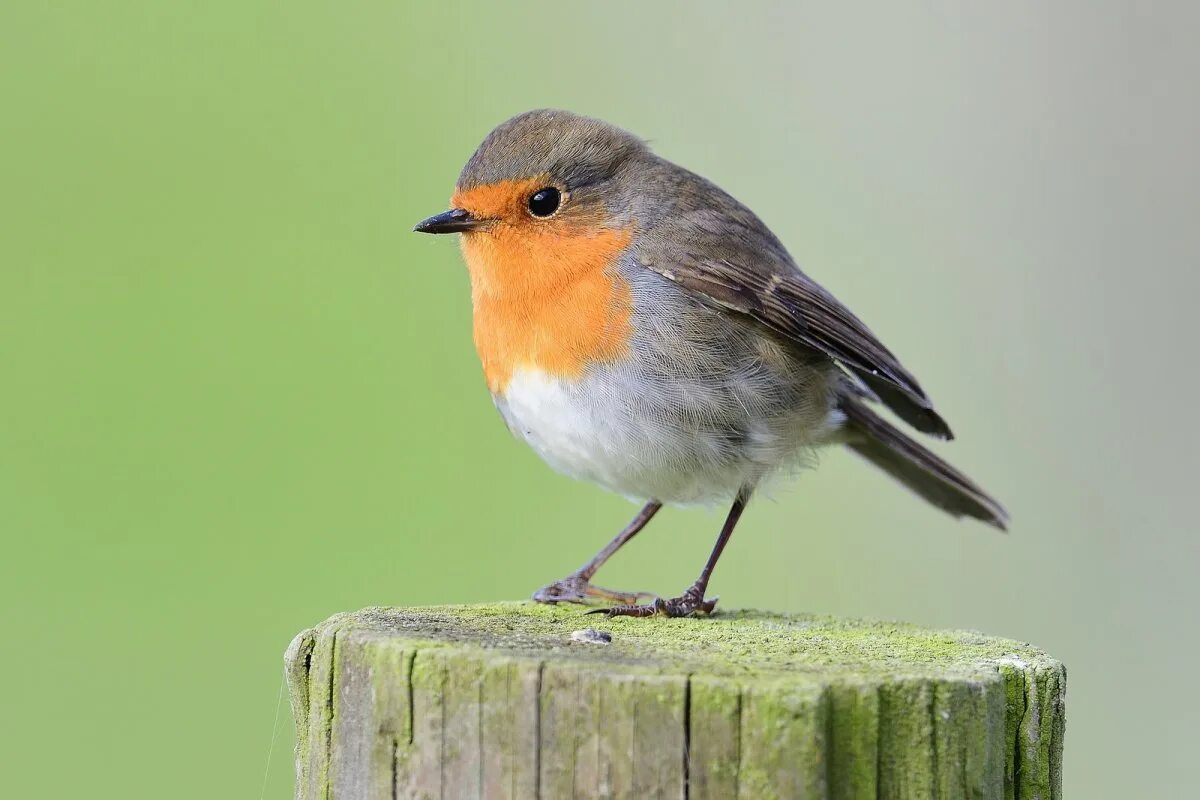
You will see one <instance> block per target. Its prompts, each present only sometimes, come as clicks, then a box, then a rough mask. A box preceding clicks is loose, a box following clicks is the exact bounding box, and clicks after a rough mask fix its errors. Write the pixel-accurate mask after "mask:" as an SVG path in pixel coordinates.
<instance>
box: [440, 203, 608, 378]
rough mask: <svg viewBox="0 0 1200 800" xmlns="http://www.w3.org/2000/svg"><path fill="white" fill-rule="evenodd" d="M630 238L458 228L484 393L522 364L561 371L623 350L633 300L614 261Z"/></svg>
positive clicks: (568, 229)
mask: <svg viewBox="0 0 1200 800" xmlns="http://www.w3.org/2000/svg"><path fill="white" fill-rule="evenodd" d="M631 238H632V234H631V232H630V231H628V230H617V229H611V228H604V227H598V226H587V227H583V226H562V225H501V226H497V227H495V228H493V229H491V230H489V231H487V232H473V233H467V234H464V235H463V237H462V249H463V256H464V258H465V259H466V262H467V267H468V269H469V270H470V273H471V294H472V300H473V303H474V308H475V347H476V349H477V350H478V352H479V358H480V360H481V361H482V362H483V372H484V376H485V377H486V379H487V385H488V388H489V389H491V391H492V392H494V393H503V392H504V391H505V389H506V388H507V386H508V382H509V380H510V379H511V378H512V375H513V373H514V372H515V371H516V370H517V369H520V368H522V367H528V368H534V369H537V370H541V371H543V372H546V373H549V374H551V375H555V376H559V377H567V378H569V377H575V376H578V375H580V374H581V373H582V372H583V371H584V370H585V369H587V367H588V366H589V365H591V364H595V363H598V362H610V361H614V360H617V359H620V358H621V357H623V356H624V355H626V354H627V353H628V351H629V340H630V336H631V333H632V326H631V323H630V316H631V313H632V300H631V295H630V289H629V284H628V283H627V282H626V281H625V280H624V279H623V278H622V277H621V276H620V275H618V274H617V272H616V270H615V268H614V265H615V262H616V260H617V258H619V257H620V255H621V253H622V252H623V251H624V250H625V248H627V247H628V246H629V242H630V240H631Z"/></svg>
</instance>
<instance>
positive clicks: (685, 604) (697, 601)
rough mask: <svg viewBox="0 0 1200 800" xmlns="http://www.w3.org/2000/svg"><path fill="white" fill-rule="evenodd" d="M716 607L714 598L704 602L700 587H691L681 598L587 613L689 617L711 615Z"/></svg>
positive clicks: (615, 615) (612, 615)
mask: <svg viewBox="0 0 1200 800" xmlns="http://www.w3.org/2000/svg"><path fill="white" fill-rule="evenodd" d="M716 607H717V598H716V597H714V598H713V599H712V600H705V599H704V592H703V591H702V590H701V589H700V587H698V586H693V587H691V588H690V589H688V590H687V591H686V592H684V593H683V596H682V597H673V598H671V599H670V600H663V599H662V598H661V597H656V598H654V602H652V603H644V604H642V605H634V604H632V603H630V604H626V605H622V606H613V607H612V608H598V609H596V610H595V611H589V612H588V613H589V614H604V615H606V616H609V617H653V616H663V617H690V616H691V615H692V614H695V613H696V612H700V613H702V614H711V613H712V612H713V609H715V608H716Z"/></svg>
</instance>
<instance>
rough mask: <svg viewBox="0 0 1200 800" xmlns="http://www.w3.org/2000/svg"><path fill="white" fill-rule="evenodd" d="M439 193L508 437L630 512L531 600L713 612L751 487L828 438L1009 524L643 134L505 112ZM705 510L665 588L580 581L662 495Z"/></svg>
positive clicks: (883, 382)
mask: <svg viewBox="0 0 1200 800" xmlns="http://www.w3.org/2000/svg"><path fill="white" fill-rule="evenodd" d="M450 204H451V209H450V210H449V211H446V212H444V213H441V214H438V215H436V216H433V217H430V218H428V219H426V220H424V221H422V222H420V223H418V224H417V226H416V228H415V229H414V230H416V231H418V232H421V233H459V234H461V245H462V253H463V257H464V260H465V261H466V263H467V268H468V271H469V272H470V282H471V299H472V304H473V307H474V312H473V321H474V338H475V347H476V350H477V351H478V354H479V358H480V361H481V362H482V364H483V374H484V378H485V379H486V381H487V387H488V389H489V390H490V391H491V394H492V398H493V400H494V401H495V404H496V407H497V409H498V410H499V411H500V414H501V416H502V417H503V418H504V421H505V422H506V423H507V425H508V428H509V430H510V431H511V432H512V433H513V434H514V435H515V436H516V437H518V438H520V439H523V440H525V442H527V443H528V444H529V445H530V446H531V447H532V448H533V449H534V450H535V451H537V453H538V455H540V456H541V457H542V458H543V459H544V460H545V461H546V462H547V463H548V464H549V465H550V466H551V467H553V468H554V469H556V470H558V471H560V472H563V473H565V474H567V475H570V476H573V477H575V478H582V479H587V480H590V481H593V482H595V483H597V484H599V485H601V486H603V487H605V488H607V489H609V490H611V491H614V492H617V493H620V494H622V495H625V496H626V497H629V498H631V499H635V500H638V501H640V502H642V503H644V504H645V505H644V507H643V508H642V510H641V512H640V513H639V514H638V515H637V516H636V517H635V518H634V519H633V521H632V522H631V523H630V524H629V525H628V526H627V527H626V528H625V529H624V530H622V531H621V532H620V534H618V535H617V537H616V538H615V539H613V540H612V541H611V542H610V543H609V544H608V545H607V546H606V547H605V548H604V549H603V550H601V551H600V552H599V553H597V554H596V556H595V557H594V558H593V559H592V560H591V561H589V562H588V563H587V564H585V565H584V566H583V567H581V568H580V569H578V570H576V571H575V572H573V573H571V574H570V575H568V576H567V577H566V578H564V579H562V580H560V581H557V582H555V583H552V584H550V585H549V586H546V587H544V588H542V589H540V590H539V591H538V592H536V593H535V594H534V599H535V600H537V601H540V602H547V603H557V602H580V603H585V602H597V601H600V602H602V603H604V604H605V605H608V606H609V607H606V608H600V609H597V611H599V612H601V613H606V614H609V615H610V616H634V617H645V616H651V615H656V614H659V615H666V616H672V617H685V616H689V615H691V614H694V613H696V612H701V613H706V614H707V613H711V612H712V611H713V609H714V607H715V605H716V600H715V599H707V597H706V592H707V589H708V584H709V580H710V578H711V577H712V573H713V569H714V567H715V566H716V564H717V560H718V559H719V558H720V556H721V552H722V550H724V549H725V545H726V544H727V543H728V542H729V538H730V536H731V535H732V533H733V529H734V526H735V525H736V524H737V522H738V518H739V517H740V516H741V514H742V511H743V509H744V508H745V507H746V504H747V502H748V501H749V500H750V497H751V494H752V493H753V492H754V491H755V489H756V487H760V486H761V485H762V484H763V483H764V481H766V480H767V479H769V478H771V477H772V476H774V475H778V474H784V473H788V472H790V471H794V470H795V468H797V467H799V466H803V465H805V464H806V463H807V462H810V461H811V456H812V453H813V451H814V450H815V449H816V448H820V447H824V446H827V445H845V446H847V447H849V448H850V449H851V450H853V451H854V452H856V453H858V454H859V455H860V456H863V457H864V458H866V459H867V460H868V461H870V462H871V463H873V464H875V465H876V466H877V467H879V468H880V469H882V470H883V471H884V472H886V473H888V474H889V475H891V476H892V477H893V478H895V479H896V480H898V481H900V482H901V483H902V484H904V485H905V486H907V487H908V488H909V489H911V490H912V491H913V492H915V493H916V494H918V495H920V496H921V497H923V498H925V499H926V500H928V501H929V502H930V503H933V504H934V505H936V506H938V507H939V508H941V509H943V510H944V511H946V512H948V513H950V514H952V515H954V516H956V517H962V516H968V517H974V518H976V519H979V520H983V521H984V522H987V523H990V524H992V525H995V526H996V527H998V528H1000V529H1002V530H1003V529H1005V528H1006V525H1007V522H1008V515H1007V513H1006V512H1005V510H1004V508H1003V507H1001V505H1000V504H999V503H997V502H996V501H995V500H994V499H992V498H991V497H989V496H988V495H987V493H985V492H984V491H983V490H982V489H980V488H979V487H978V486H977V485H975V483H973V482H972V481H971V480H970V479H969V478H967V477H966V476H965V475H963V474H962V473H961V472H959V471H958V470H956V469H954V468H953V467H951V466H950V465H949V464H947V463H946V462H944V461H943V460H941V459H940V458H938V457H937V456H935V455H934V454H933V453H931V452H929V451H928V450H926V449H925V448H923V447H922V446H921V445H919V444H917V443H916V442H915V441H913V439H911V438H910V437H909V436H907V435H905V434H904V433H902V432H901V431H900V430H899V429H898V428H897V427H896V426H894V425H893V424H891V423H890V422H888V421H886V420H885V419H883V418H882V417H881V416H879V415H878V414H877V413H876V412H875V411H874V410H873V409H872V406H873V405H877V404H881V405H883V406H884V407H886V408H888V409H889V410H890V411H891V412H893V413H894V414H895V415H896V416H897V417H898V418H899V419H900V420H902V421H903V422H905V423H907V424H908V425H910V426H912V427H913V428H915V429H916V430H918V431H920V432H921V433H925V434H929V435H931V436H934V437H936V438H940V439H951V438H953V436H952V435H951V432H950V428H949V426H947V424H946V423H945V421H944V420H943V419H942V418H941V417H940V416H939V415H938V413H937V412H936V411H934V409H933V404H932V403H931V402H930V401H929V398H928V397H927V396H926V394H925V391H924V390H923V389H922V388H921V386H920V385H919V384H918V383H917V381H916V379H915V378H914V377H913V376H912V375H911V374H910V373H909V372H908V371H907V370H906V369H905V368H904V367H903V366H901V364H900V362H899V361H898V360H897V359H896V357H895V356H894V355H892V353H891V352H890V351H889V350H888V349H887V348H886V347H884V346H883V344H882V343H881V342H880V341H879V340H878V339H877V338H876V337H875V335H874V334H873V333H871V331H870V330H869V329H868V328H867V326H866V325H864V324H863V323H862V321H860V320H859V319H858V317H856V316H855V315H854V314H852V313H851V312H850V311H849V310H848V309H847V308H846V307H845V306H844V305H842V304H841V303H840V302H838V300H837V299H836V298H834V297H833V295H831V294H830V293H829V292H827V291H826V290H825V289H823V288H822V287H821V286H819V285H818V284H817V283H816V282H815V281H814V280H813V279H812V278H810V277H808V276H807V275H806V274H805V273H803V272H801V271H800V268H799V267H798V266H796V263H795V261H793V260H792V257H791V256H790V255H789V254H788V251H787V250H786V249H784V246H783V245H782V244H781V243H780V241H779V239H777V238H776V237H775V235H774V234H773V233H771V231H770V230H769V229H768V228H767V226H766V225H764V224H763V222H762V221H761V220H760V219H759V218H758V217H757V216H755V215H754V213H753V212H751V211H750V209H748V208H746V206H744V205H742V204H741V203H739V202H738V201H737V200H735V199H734V198H733V197H731V196H730V195H728V194H726V193H725V192H724V191H722V190H721V189H720V188H718V187H717V186H716V185H714V184H713V183H711V182H709V181H708V180H705V179H704V178H702V177H700V176H699V175H696V174H695V173H692V172H689V171H688V170H686V169H684V168H683V167H680V166H678V165H676V164H673V163H671V162H670V161H667V160H666V159H664V158H660V157H659V156H657V155H655V154H654V153H653V152H651V150H650V148H649V147H648V146H647V145H646V143H645V142H643V141H642V140H641V139H639V138H637V137H636V136H634V135H632V134H630V133H628V132H626V131H624V130H622V129H620V128H617V127H615V126H613V125H610V124H608V123H606V122H602V121H600V120H597V119H592V118H589V117H584V116H580V115H577V114H573V113H570V112H567V111H560V110H554V109H541V110H535V111H529V112H526V113H524V114H520V115H518V116H516V117H513V118H512V119H510V120H508V121H507V122H504V123H502V124H501V125H499V126H498V127H497V128H495V129H494V130H493V131H492V132H491V133H489V134H488V135H487V137H486V138H485V139H484V140H483V143H482V144H480V146H479V148H478V149H477V150H476V151H475V153H474V155H472V156H471V158H470V160H469V161H467V164H466V166H465V167H463V170H462V173H461V174H460V175H459V178H458V183H457V185H456V187H455V191H454V195H453V197H452V198H451V200H450ZM714 502H730V503H732V505H731V507H730V509H729V513H728V516H727V517H726V519H725V523H724V525H723V526H722V528H721V531H720V533H719V535H718V537H717V541H716V545H715V546H714V547H713V550H712V553H711V555H710V556H709V558H708V561H707V563H705V565H704V568H703V570H702V571H701V572H700V575H699V577H698V578H697V579H696V581H695V583H693V584H692V585H691V586H690V587H689V588H688V589H687V590H686V591H685V592H683V594H681V595H680V596H678V597H674V598H672V599H663V598H661V597H659V596H656V595H652V594H649V593H646V592H622V591H614V590H611V589H604V588H602V587H599V586H595V585H593V584H592V583H591V579H592V577H593V576H594V575H595V573H596V571H597V570H598V569H599V568H600V567H601V565H603V564H604V562H605V561H607V560H608V559H609V558H610V557H611V556H612V555H613V553H615V552H616V551H617V550H618V549H619V548H620V547H621V546H622V545H624V544H625V543H626V542H628V541H629V540H630V539H632V538H633V537H634V536H635V535H637V533H638V532H639V531H640V530H642V528H643V527H644V526H645V525H646V523H648V522H649V521H650V519H651V518H652V517H653V516H654V515H655V514H656V513H657V512H658V510H659V508H661V507H662V505H663V504H664V503H665V504H673V505H694V504H712V503H714ZM641 601H648V602H641Z"/></svg>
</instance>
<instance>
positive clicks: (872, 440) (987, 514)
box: [841, 395, 1008, 530]
mask: <svg viewBox="0 0 1200 800" xmlns="http://www.w3.org/2000/svg"><path fill="white" fill-rule="evenodd" d="M841 409H842V411H843V412H844V413H845V414H846V428H847V432H848V433H849V438H848V439H847V441H846V446H847V447H849V448H850V449H851V450H853V451H854V452H856V453H858V454H859V455H860V456H862V457H863V458H865V459H867V460H868V461H870V462H871V463H872V464H874V465H875V466H877V467H879V468H880V469H882V470H883V471H884V472H886V473H888V474H889V475H891V476H892V477H893V478H895V479H896V480H898V481H900V482H901V483H902V484H904V485H905V486H907V487H908V488H909V489H911V490H912V491H913V492H916V493H917V494H918V495H920V496H921V497H923V498H925V499H926V500H928V501H929V502H930V503H932V504H933V505H935V506H937V507H938V508H940V509H942V510H943V511H945V512H947V513H948V514H953V515H954V516H956V517H964V516H966V517H974V518H975V519H979V520H983V521H984V522H987V523H989V524H991V525H995V526H996V527H997V528H999V529H1000V530H1007V529H1008V512H1007V511H1005V510H1004V507H1003V506H1002V505H1000V503H998V502H996V500H995V499H993V498H992V497H990V496H989V495H988V493H987V492H985V491H984V490H983V489H981V488H979V487H978V486H976V485H975V483H974V482H973V481H972V480H971V479H970V478H968V477H967V476H966V475H963V474H962V473H961V472H959V471H958V470H956V469H955V468H954V467H952V466H950V465H949V464H947V463H946V462H945V461H943V460H942V459H940V458H938V457H937V456H935V455H934V454H933V453H931V452H929V451H928V450H926V449H925V448H924V447H922V446H921V445H919V444H917V443H916V442H915V441H913V440H912V439H911V438H909V437H908V436H906V435H905V434H904V433H902V432H901V431H900V430H898V429H897V428H896V427H895V426H894V425H892V424H891V423H890V422H888V421H887V420H885V419H883V418H882V417H880V416H879V415H878V414H876V413H875V412H874V411H872V410H871V409H869V408H867V406H866V405H864V404H863V403H862V401H860V400H859V399H857V398H855V397H851V396H847V395H843V396H842V400H841Z"/></svg>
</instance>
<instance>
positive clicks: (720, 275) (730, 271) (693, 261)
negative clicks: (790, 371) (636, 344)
mask: <svg viewBox="0 0 1200 800" xmlns="http://www.w3.org/2000/svg"><path fill="white" fill-rule="evenodd" d="M760 224H761V223H760ZM767 235H768V236H769V235H770V234H769V233H768V234H767ZM771 239H772V242H771V244H772V245H775V246H778V245H777V242H775V241H773V239H774V237H771ZM722 249H728V248H722ZM735 249H741V248H735ZM774 249H775V248H774V247H772V248H768V249H767V251H766V252H767V254H770V253H771V251H772V250H774ZM672 255H673V257H672V258H670V260H669V262H668V263H665V264H663V263H660V262H659V261H658V260H657V259H650V263H649V264H646V266H647V268H649V269H652V270H654V271H656V272H658V273H659V274H661V275H662V276H664V277H666V278H668V279H669V280H672V281H674V282H675V283H677V284H679V285H680V286H683V287H685V288H687V289H690V290H692V291H695V292H699V293H700V294H702V295H705V296H706V297H708V298H709V299H711V300H712V301H714V302H716V303H719V304H720V305H722V306H724V307H725V308H729V309H732V310H734V311H738V312H741V313H743V314H748V315H749V316H751V317H753V318H754V319H756V320H758V321H759V322H761V323H762V324H763V325H766V326H767V327H768V328H770V329H771V330H773V331H776V332H777V333H779V334H782V335H783V336H786V337H787V338H789V339H792V340H794V341H797V342H799V343H800V344H803V345H805V346H807V347H810V348H813V349H815V350H819V351H821V352H823V353H825V354H826V355H828V356H829V357H830V358H831V359H833V360H834V361H836V362H837V363H839V364H840V365H841V366H842V367H843V368H845V369H847V370H849V371H850V372H851V373H853V374H854V375H855V376H857V377H858V378H859V379H860V380H862V381H863V383H865V384H866V385H867V386H868V387H870V389H871V390H872V391H873V392H874V393H875V394H876V395H878V396H879V399H880V400H881V401H882V402H883V403H884V405H886V406H887V407H888V408H890V409H891V410H892V411H894V412H895V413H896V415H897V416H899V417H900V418H901V419H903V420H904V421H905V422H907V423H908V424H910V425H912V426H913V427H914V428H916V429H917V430H919V431H922V432H923V433H928V434H932V435H934V436H937V437H940V438H943V439H952V438H954V435H953V434H952V433H951V432H950V427H949V426H948V425H947V424H946V422H945V420H943V419H942V418H941V417H940V416H939V415H938V414H937V412H936V411H934V410H933V404H932V403H931V402H930V401H929V398H928V397H927V396H926V395H925V392H924V390H923V389H921V386H920V384H918V383H917V380H916V378H914V377H913V376H912V375H911V374H909V372H908V371H907V370H906V369H904V367H903V366H901V364H900V362H899V360H898V359H897V358H896V357H895V356H894V355H892V353H891V351H890V350H888V349H887V348H886V347H884V346H883V344H882V343H881V342H880V341H879V340H878V339H877V338H875V335H874V334H873V333H871V331H870V329H869V328H867V326H866V325H864V324H863V322H862V321H861V320H860V319H859V318H858V317H856V316H854V314H852V313H851V312H850V310H849V309H847V308H846V307H845V306H844V305H842V304H841V303H839V302H838V300H837V299H836V298H835V297H834V296H833V295H831V294H830V293H829V292H827V291H826V290H825V289H824V288H822V287H821V286H820V285H818V284H817V283H816V282H815V281H813V280H812V279H810V278H809V277H808V276H806V275H804V274H803V273H802V272H800V271H799V270H798V269H795V267H794V266H791V265H790V263H789V264H788V267H790V268H789V269H788V270H787V271H786V272H777V271H766V270H764V269H762V267H761V266H760V267H759V268H758V269H754V268H752V267H748V266H747V265H743V264H738V263H735V262H733V261H731V260H729V259H726V258H722V259H720V260H716V259H712V258H704V257H699V256H696V255H695V254H694V253H690V252H686V251H685V252H678V251H676V252H675V253H673V254H672ZM747 255H748V254H747ZM789 262H790V260H789Z"/></svg>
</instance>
